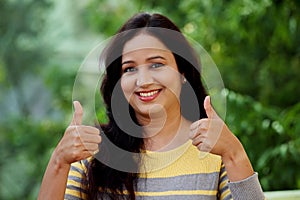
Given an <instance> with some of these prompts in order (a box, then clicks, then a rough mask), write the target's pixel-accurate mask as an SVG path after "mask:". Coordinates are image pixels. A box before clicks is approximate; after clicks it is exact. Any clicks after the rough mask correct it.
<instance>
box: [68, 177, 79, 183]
mask: <svg viewBox="0 0 300 200" xmlns="http://www.w3.org/2000/svg"><path fill="white" fill-rule="evenodd" d="M68 179H69V180H72V181H75V182H77V183H81V182H82V179H81V177H77V176H68Z"/></svg>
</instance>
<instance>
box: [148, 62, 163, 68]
mask: <svg viewBox="0 0 300 200" xmlns="http://www.w3.org/2000/svg"><path fill="white" fill-rule="evenodd" d="M162 66H164V64H162V63H153V64H152V65H151V67H152V68H159V67H162Z"/></svg>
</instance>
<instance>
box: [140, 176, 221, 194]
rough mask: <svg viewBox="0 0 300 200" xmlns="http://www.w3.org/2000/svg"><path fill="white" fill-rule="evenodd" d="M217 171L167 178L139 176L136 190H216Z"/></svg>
mask: <svg viewBox="0 0 300 200" xmlns="http://www.w3.org/2000/svg"><path fill="white" fill-rule="evenodd" d="M218 184H219V172H213V173H208V174H202V173H201V174H190V175H182V176H176V177H167V178H146V179H145V178H139V181H138V191H141V192H163V191H172V190H176V191H180V190H218Z"/></svg>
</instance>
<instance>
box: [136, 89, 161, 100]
mask: <svg viewBox="0 0 300 200" xmlns="http://www.w3.org/2000/svg"><path fill="white" fill-rule="evenodd" d="M160 91H161V90H151V91H147V92H146V91H145V92H137V93H136V94H137V95H138V96H139V98H140V99H141V100H142V101H152V100H153V99H155V98H156V97H157V96H158V95H159V92H160Z"/></svg>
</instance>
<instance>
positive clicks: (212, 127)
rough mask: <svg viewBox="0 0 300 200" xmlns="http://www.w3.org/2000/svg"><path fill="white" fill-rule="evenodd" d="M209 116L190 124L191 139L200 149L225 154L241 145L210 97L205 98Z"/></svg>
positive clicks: (205, 106)
mask: <svg viewBox="0 0 300 200" xmlns="http://www.w3.org/2000/svg"><path fill="white" fill-rule="evenodd" d="M204 109H205V111H206V115H207V118H203V119H200V120H198V121H196V122H194V123H192V125H191V126H190V129H191V132H190V139H191V140H192V141H193V145H195V146H196V147H197V148H198V149H199V150H200V151H205V152H210V153H213V154H217V155H220V156H222V157H223V156H225V155H226V154H227V153H229V151H231V150H233V149H234V147H240V145H241V144H240V142H239V140H238V139H237V138H236V136H235V135H234V134H233V133H232V132H231V131H230V130H229V128H228V127H227V125H226V124H225V123H224V121H223V120H222V119H221V118H220V117H219V116H218V114H217V113H216V111H215V110H214V109H213V107H212V105H211V102H210V97H209V96H207V97H206V98H205V100H204Z"/></svg>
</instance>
